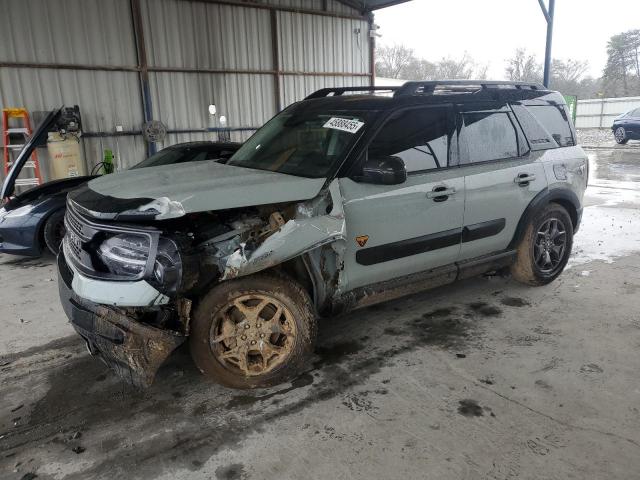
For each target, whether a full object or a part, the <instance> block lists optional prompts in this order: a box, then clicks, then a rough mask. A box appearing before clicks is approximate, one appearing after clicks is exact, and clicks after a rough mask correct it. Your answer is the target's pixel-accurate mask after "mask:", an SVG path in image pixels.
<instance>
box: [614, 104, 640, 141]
mask: <svg viewBox="0 0 640 480" xmlns="http://www.w3.org/2000/svg"><path fill="white" fill-rule="evenodd" d="M611 130H612V131H613V136H614V138H615V139H616V143H619V144H621V145H624V144H625V143H627V142H628V141H629V140H640V108H635V109H633V110H629V111H628V112H627V113H625V114H623V115H620V116H619V117H617V118H616V119H615V120H614V121H613V125H612V126H611Z"/></svg>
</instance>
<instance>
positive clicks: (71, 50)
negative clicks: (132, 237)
mask: <svg viewBox="0 0 640 480" xmlns="http://www.w3.org/2000/svg"><path fill="white" fill-rule="evenodd" d="M232 3H233V0H220V1H216V0H21V1H14V0H0V4H1V6H2V11H3V12H4V14H3V15H2V16H0V106H1V107H9V106H21V107H25V108H27V109H28V110H30V111H31V112H34V111H41V110H49V109H52V108H55V107H57V106H60V105H63V104H65V105H75V104H77V105H79V106H80V110H81V114H82V119H83V130H84V132H85V135H84V136H83V140H82V142H83V147H84V155H85V160H86V162H87V164H88V165H89V167H91V166H93V165H94V164H95V163H96V162H98V161H100V159H101V158H102V152H103V150H104V149H105V148H111V149H112V150H114V152H116V155H117V158H118V166H119V167H120V168H124V167H127V166H130V165H132V164H134V163H137V162H138V161H140V160H142V159H143V158H144V156H145V151H146V144H145V142H144V141H143V139H142V136H141V134H140V129H141V126H142V125H143V123H144V120H145V114H144V111H145V107H147V108H148V107H151V108H152V118H153V119H156V120H161V121H162V122H163V123H165V124H166V125H167V127H168V129H169V134H168V135H167V137H166V139H165V141H164V142H163V144H158V147H163V146H167V145H169V144H173V143H177V142H182V141H187V140H198V139H215V138H216V136H217V134H216V133H214V132H211V131H208V129H213V128H216V127H219V123H218V118H219V116H220V115H225V116H226V117H227V125H228V126H229V127H231V129H232V130H233V131H232V132H231V136H232V139H234V140H243V139H246V138H247V137H248V136H249V135H250V134H251V133H252V131H253V129H255V128H257V127H259V126H260V125H262V124H263V123H264V122H265V121H266V120H268V119H269V118H270V117H271V116H273V115H274V114H275V113H276V112H277V111H278V109H280V108H284V107H285V106H287V105H288V104H290V103H292V102H294V101H297V100H300V99H302V98H303V97H304V96H305V95H307V94H308V93H310V92H311V91H313V90H315V89H317V88H322V87H325V86H333V85H367V84H369V83H370V82H371V73H372V69H371V65H370V61H369V59H370V41H369V36H368V30H369V26H368V21H367V18H366V17H365V16H363V15H362V14H361V13H360V12H357V11H355V10H353V9H351V8H349V7H347V6H345V5H344V4H341V3H339V2H337V1H333V0H267V1H263V2H259V3H258V2H253V3H251V4H250V5H251V6H247V4H240V3H238V4H232ZM136 4H139V10H140V13H141V19H142V22H140V23H141V27H142V35H143V37H144V47H146V48H144V49H142V51H141V50H140V49H139V48H138V47H139V46H140V42H139V40H140V32H138V31H137V30H136V24H135V18H136V17H135V8H134V7H135V5H136ZM18 26H20V27H21V28H20V31H18V30H17V27H18ZM137 40H138V43H136V41H137ZM274 47H275V49H274ZM141 54H142V55H143V56H144V58H141ZM146 78H148V87H149V95H148V98H146V99H143V96H144V95H143V93H142V92H143V88H142V86H144V82H145V81H146V80H145V79H146ZM145 100H146V101H145ZM211 103H213V104H215V105H216V107H217V110H218V115H217V116H216V118H214V117H212V116H211V115H209V113H208V106H209V104H211ZM116 125H119V126H122V129H123V130H124V131H125V134H122V135H116V134H115V130H116ZM43 163H45V162H43ZM45 170H46V166H45Z"/></svg>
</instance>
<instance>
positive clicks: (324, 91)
mask: <svg viewBox="0 0 640 480" xmlns="http://www.w3.org/2000/svg"><path fill="white" fill-rule="evenodd" d="M404 85H406V83H405V84H404ZM404 85H402V86H392V87H391V86H389V87H378V86H376V87H334V88H321V89H320V90H316V91H315V92H313V93H312V94H311V95H308V96H307V97H306V98H305V100H310V99H312V98H322V97H328V96H329V94H333V95H334V96H338V95H342V94H343V93H345V92H371V93H373V92H375V91H392V92H395V91H397V90H399V89H401V88H403V87H404Z"/></svg>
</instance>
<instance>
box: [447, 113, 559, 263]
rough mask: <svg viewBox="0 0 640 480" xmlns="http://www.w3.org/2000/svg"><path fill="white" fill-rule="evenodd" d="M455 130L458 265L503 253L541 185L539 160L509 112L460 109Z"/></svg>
mask: <svg viewBox="0 0 640 480" xmlns="http://www.w3.org/2000/svg"><path fill="white" fill-rule="evenodd" d="M457 127H458V131H459V135H458V142H459V150H460V174H461V175H464V184H465V210H464V222H463V223H464V225H463V230H462V245H461V249H460V260H461V261H462V260H467V259H472V258H476V257H480V256H484V255H488V254H492V253H498V252H501V251H503V250H505V249H506V248H507V246H508V245H509V243H510V242H511V239H512V238H513V235H514V233H515V230H516V227H517V225H518V221H519V220H520V217H521V216H522V214H523V213H524V210H525V209H526V207H527V205H529V203H530V202H531V200H532V199H533V198H534V197H535V196H536V195H537V194H538V193H539V192H540V191H542V190H543V189H545V188H546V186H547V181H546V176H545V170H544V166H543V164H542V163H541V162H540V161H539V158H540V154H536V153H532V152H531V151H530V148H529V144H528V142H527V141H526V139H525V137H524V134H523V132H522V130H521V128H520V126H519V124H518V122H517V120H516V118H515V116H514V115H513V112H512V111H511V109H510V108H509V106H507V105H495V104H494V105H492V104H482V105H480V104H476V105H461V106H459V107H458V109H457Z"/></svg>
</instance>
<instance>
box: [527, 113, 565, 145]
mask: <svg viewBox="0 0 640 480" xmlns="http://www.w3.org/2000/svg"><path fill="white" fill-rule="evenodd" d="M526 108H527V110H529V112H531V115H533V116H534V118H535V119H536V120H537V121H538V122H539V123H540V125H542V126H543V127H544V128H545V129H546V130H547V131H548V132H549V134H551V136H552V137H553V139H554V140H555V141H556V143H557V144H558V146H560V147H568V146H572V145H575V142H574V140H573V135H572V133H571V126H570V125H569V117H568V116H567V112H566V110H565V109H564V107H562V106H555V105H528V106H527V107H526Z"/></svg>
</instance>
